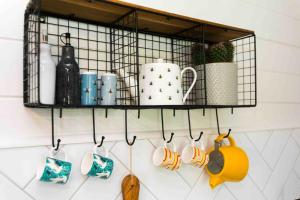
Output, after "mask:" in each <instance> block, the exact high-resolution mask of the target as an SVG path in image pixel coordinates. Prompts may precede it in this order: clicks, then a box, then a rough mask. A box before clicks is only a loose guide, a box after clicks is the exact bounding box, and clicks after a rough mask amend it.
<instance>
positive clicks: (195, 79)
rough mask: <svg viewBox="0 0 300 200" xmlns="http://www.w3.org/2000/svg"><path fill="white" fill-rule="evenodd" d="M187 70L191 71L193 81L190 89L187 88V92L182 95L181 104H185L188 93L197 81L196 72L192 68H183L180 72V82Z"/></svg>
mask: <svg viewBox="0 0 300 200" xmlns="http://www.w3.org/2000/svg"><path fill="white" fill-rule="evenodd" d="M187 70H191V71H192V72H193V73H194V80H193V82H192V84H191V86H190V88H189V89H188V91H187V92H186V93H185V95H184V97H183V99H182V103H183V104H184V103H185V101H186V99H187V97H188V95H189V94H190V92H191V91H192V89H193V87H194V85H195V84H196V81H197V72H196V70H195V69H194V68H192V67H186V68H184V69H183V70H182V71H181V80H182V77H183V74H184V72H186V71H187Z"/></svg>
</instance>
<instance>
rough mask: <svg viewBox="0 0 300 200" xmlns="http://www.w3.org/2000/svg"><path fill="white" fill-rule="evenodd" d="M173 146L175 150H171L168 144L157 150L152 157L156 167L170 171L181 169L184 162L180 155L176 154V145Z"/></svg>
mask: <svg viewBox="0 0 300 200" xmlns="http://www.w3.org/2000/svg"><path fill="white" fill-rule="evenodd" d="M170 145H171V144H170ZM172 146H173V148H172V149H171V148H170V147H168V144H167V143H164V145H162V146H159V147H158V148H156V150H155V151H154V154H153V157H152V160H153V164H154V166H157V167H164V168H166V169H170V170H177V169H179V167H180V166H181V162H182V161H181V158H180V155H179V154H178V153H177V152H176V147H175V145H174V144H173V145H172Z"/></svg>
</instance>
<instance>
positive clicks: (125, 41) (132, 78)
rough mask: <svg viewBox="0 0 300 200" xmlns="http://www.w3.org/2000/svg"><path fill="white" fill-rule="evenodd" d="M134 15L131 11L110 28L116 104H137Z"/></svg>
mask: <svg viewBox="0 0 300 200" xmlns="http://www.w3.org/2000/svg"><path fill="white" fill-rule="evenodd" d="M136 17H137V16H136V12H131V13H129V14H127V15H125V16H123V17H122V18H120V19H119V20H117V21H116V22H115V23H114V25H115V26H116V27H117V28H112V41H111V42H112V52H111V53H112V68H113V71H114V72H115V73H116V74H117V75H118V85H117V104H118V105H139V90H138V56H137V55H138V52H137V51H138V48H137V46H138V42H137V38H138V36H137V35H138V33H137V24H136V22H137V21H136ZM123 27H128V28H127V29H123Z"/></svg>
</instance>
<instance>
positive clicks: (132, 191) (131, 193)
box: [122, 174, 140, 200]
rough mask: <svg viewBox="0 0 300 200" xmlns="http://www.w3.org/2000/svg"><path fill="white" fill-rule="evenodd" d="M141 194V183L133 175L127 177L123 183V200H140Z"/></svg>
mask: <svg viewBox="0 0 300 200" xmlns="http://www.w3.org/2000/svg"><path fill="white" fill-rule="evenodd" d="M139 192H140V181H139V179H138V178H137V177H136V176H134V175H133V174H129V175H127V176H126V177H125V178H124V179H123V181H122V196H123V200H138V199H139Z"/></svg>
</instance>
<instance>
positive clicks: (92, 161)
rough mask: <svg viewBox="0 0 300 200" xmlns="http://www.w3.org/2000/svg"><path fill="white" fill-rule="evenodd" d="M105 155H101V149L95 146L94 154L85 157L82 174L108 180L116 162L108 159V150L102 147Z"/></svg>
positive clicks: (82, 163)
mask: <svg viewBox="0 0 300 200" xmlns="http://www.w3.org/2000/svg"><path fill="white" fill-rule="evenodd" d="M101 149H102V150H103V151H104V155H101V154H102V153H101V152H100V147H98V146H97V145H95V146H94V149H93V151H92V152H88V153H86V154H85V155H84V157H83V159H82V162H81V173H82V174H83V175H87V176H94V177H98V178H102V179H108V178H109V177H110V176H111V174H112V172H113V168H114V161H113V160H112V159H110V158H109V157H108V150H107V149H106V148H104V147H101Z"/></svg>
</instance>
